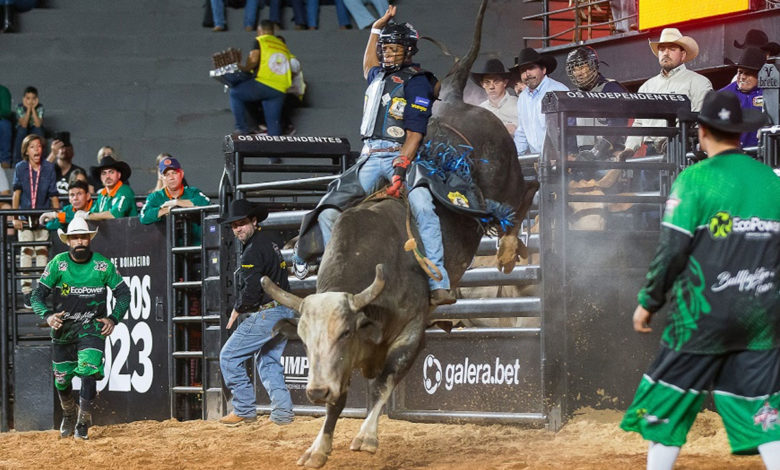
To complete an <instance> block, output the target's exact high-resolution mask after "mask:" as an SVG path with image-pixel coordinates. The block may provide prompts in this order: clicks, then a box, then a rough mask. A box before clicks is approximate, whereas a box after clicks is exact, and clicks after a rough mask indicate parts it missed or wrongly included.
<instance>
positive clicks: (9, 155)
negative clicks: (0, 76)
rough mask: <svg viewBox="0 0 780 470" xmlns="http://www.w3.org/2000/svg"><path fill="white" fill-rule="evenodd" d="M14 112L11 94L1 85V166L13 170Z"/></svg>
mask: <svg viewBox="0 0 780 470" xmlns="http://www.w3.org/2000/svg"><path fill="white" fill-rule="evenodd" d="M13 139H14V112H13V111H12V110H11V92H10V91H8V88H6V87H4V86H3V85H0V166H2V168H11V163H12V162H13V150H12V149H13Z"/></svg>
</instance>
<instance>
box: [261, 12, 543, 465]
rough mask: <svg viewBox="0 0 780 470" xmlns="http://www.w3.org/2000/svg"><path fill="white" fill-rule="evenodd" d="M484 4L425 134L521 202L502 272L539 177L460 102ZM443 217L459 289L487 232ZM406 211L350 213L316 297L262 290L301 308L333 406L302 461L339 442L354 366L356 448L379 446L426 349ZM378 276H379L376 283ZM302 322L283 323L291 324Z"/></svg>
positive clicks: (319, 384)
mask: <svg viewBox="0 0 780 470" xmlns="http://www.w3.org/2000/svg"><path fill="white" fill-rule="evenodd" d="M486 3H487V2H486V0H485V1H483V2H482V5H481V6H480V11H479V14H478V17H477V25H476V29H475V37H474V43H473V45H472V48H471V50H470V51H469V53H468V55H467V56H466V57H465V58H464V59H463V60H460V61H457V62H456V63H455V65H454V66H453V68H452V70H451V71H450V73H449V74H448V75H447V77H446V78H445V79H444V80H443V81H442V84H441V92H440V98H441V102H438V103H437V106H436V108H435V109H434V115H433V117H432V118H431V119H430V121H429V124H428V132H427V136H426V139H427V140H429V141H432V142H434V143H436V142H446V143H448V144H450V143H453V142H458V143H461V142H462V143H466V144H468V145H471V146H473V147H474V151H473V160H474V162H475V168H474V170H473V173H472V176H473V178H474V181H475V182H476V183H477V185H478V186H479V188H480V189H481V190H482V192H483V194H484V196H485V197H486V198H490V199H493V200H496V201H500V202H503V203H505V204H508V205H510V206H512V207H513V208H515V210H516V212H515V220H514V225H513V227H512V228H511V229H509V230H508V231H507V232H506V233H503V234H502V237H501V240H500V246H499V253H498V255H497V256H498V258H499V265H500V267H501V268H502V269H504V270H505V272H508V271H511V269H512V267H514V263H515V260H516V256H517V254H518V253H521V254H522V253H523V250H522V248H524V247H522V246H518V245H519V242H518V239H517V232H518V228H519V225H520V221H521V220H522V217H523V216H524V215H525V214H526V213H527V211H528V208H529V207H530V205H531V201H532V199H533V195H534V194H535V193H536V190H537V189H538V183H536V182H533V183H526V182H525V181H524V180H523V175H522V170H521V169H520V165H519V163H518V160H517V158H516V151H515V146H514V143H513V141H512V138H511V136H510V135H509V134H508V133H507V131H506V128H505V127H504V125H503V124H502V123H501V121H500V120H499V119H498V118H496V117H495V116H494V115H493V114H492V113H490V112H489V111H487V110H485V109H482V108H478V107H476V106H471V105H468V104H465V103H464V102H463V88H464V86H465V83H466V79H467V78H468V72H469V69H470V68H471V65H472V64H473V62H474V59H475V58H476V56H477V52H478V50H479V38H480V34H481V27H482V26H481V25H482V16H483V15H484V10H485V6H486ZM437 212H438V213H439V218H440V220H441V227H442V234H443V242H444V251H445V266H446V269H447V271H448V272H449V276H450V280H451V283H452V285H453V287H454V286H455V285H457V283H458V281H459V280H460V278H461V277H462V276H463V273H464V272H465V270H466V268H467V267H468V266H469V263H470V262H471V259H472V258H473V256H474V254H475V253H476V250H477V247H478V245H479V240H480V238H481V236H482V234H483V231H482V229H481V227H480V226H479V224H478V223H477V222H476V221H475V220H474V219H472V218H469V217H466V216H463V215H458V214H455V213H453V212H450V211H446V210H442V209H441V208H439V209H438V211H437ZM406 216H407V209H406V208H405V206H404V205H403V203H402V202H400V201H398V200H396V199H384V200H380V201H370V202H365V203H362V204H360V205H358V206H356V207H353V208H351V209H348V210H346V211H344V213H343V214H342V215H341V217H340V218H339V220H338V221H337V223H336V224H335V226H334V228H333V233H332V238H331V240H330V243H329V244H328V246H327V248H326V250H325V253H324V255H323V258H322V261H321V263H320V268H319V274H318V278H317V293H315V294H312V295H309V296H307V297H306V298H304V299H301V298H299V297H296V296H294V295H293V294H290V293H288V292H285V291H283V290H281V289H280V288H279V287H278V286H276V285H275V284H273V282H271V281H270V280H269V279H268V278H263V288H264V289H265V290H266V291H267V292H268V293H269V294H270V295H271V296H272V297H274V299H276V300H277V301H279V302H280V303H282V304H284V305H287V306H289V307H291V308H293V309H295V310H296V311H298V312H300V318H299V320H298V321H297V328H296V331H297V334H298V336H299V337H300V338H301V340H302V341H303V342H304V344H305V345H306V349H307V355H308V358H309V376H308V385H307V388H306V393H307V396H308V397H309V399H310V400H312V401H313V402H315V403H325V404H326V409H327V412H326V419H325V422H324V424H323V427H322V429H321V430H320V432H319V434H318V435H317V437H316V439H315V440H314V442H313V443H312V445H311V447H309V449H308V450H307V451H306V452H305V453H304V454H303V456H301V458H300V459H299V461H298V463H299V464H300V465H306V466H310V467H320V466H322V465H324V464H325V462H326V461H327V458H328V455H329V454H330V451H331V448H332V437H333V430H334V429H335V425H336V420H337V419H338V417H339V415H340V414H341V411H342V410H343V408H344V405H345V403H346V392H347V389H348V386H349V378H350V376H351V373H352V370H353V369H355V368H360V369H361V371H362V373H363V374H364V375H365V376H366V377H368V378H371V379H373V381H372V386H371V393H372V397H371V403H372V405H371V409H370V410H369V413H368V416H367V417H366V419H365V421H364V422H363V425H362V426H361V428H360V431H359V432H358V434H357V436H356V437H355V438H354V439H353V441H352V444H351V446H350V448H351V449H352V450H363V451H368V452H375V451H376V448H377V446H378V439H377V424H378V419H379V415H380V413H381V410H382V407H383V406H384V404H385V403H386V402H387V400H388V398H389V396H390V394H391V393H392V391H393V389H394V388H395V386H396V384H397V383H398V382H399V381H400V380H401V379H402V378H403V377H404V376H405V374H406V372H407V371H408V370H409V367H411V365H412V363H413V362H414V360H415V358H416V356H417V354H418V353H419V351H420V349H421V348H422V345H423V340H424V332H425V327H426V325H427V321H428V317H429V314H430V313H431V309H430V307H429V304H428V296H429V288H428V280H427V277H426V275H425V273H424V272H423V271H422V269H421V268H420V267H419V265H418V264H417V262H416V261H415V259H414V257H413V255H412V254H411V253H410V252H407V251H404V247H403V246H404V242H405V241H406V239H407V234H406V228H405V220H406ZM372 280H373V282H372ZM294 324H295V321H293V322H291V323H290V324H287V325H280V328H281V329H282V330H285V328H286V329H287V330H289V329H290V327H292V326H293V325H294Z"/></svg>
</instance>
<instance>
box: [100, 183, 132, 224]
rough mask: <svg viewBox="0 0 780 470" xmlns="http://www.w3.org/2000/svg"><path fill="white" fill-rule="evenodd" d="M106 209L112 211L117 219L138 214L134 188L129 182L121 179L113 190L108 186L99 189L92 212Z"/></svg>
mask: <svg viewBox="0 0 780 470" xmlns="http://www.w3.org/2000/svg"><path fill="white" fill-rule="evenodd" d="M105 211H110V212H111V215H113V216H114V218H115V219H119V218H122V217H135V216H136V215H138V209H137V208H136V207H135V193H134V192H133V188H131V187H130V185H129V184H127V183H124V182H122V181H120V182H119V183H117V184H116V186H114V189H112V190H111V191H108V190H107V189H106V188H103V189H101V190H100V191H98V197H97V201H95V203H94V204H92V209H90V212H93V213H94V212H105Z"/></svg>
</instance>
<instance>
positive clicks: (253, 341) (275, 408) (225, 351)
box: [219, 306, 295, 424]
mask: <svg viewBox="0 0 780 470" xmlns="http://www.w3.org/2000/svg"><path fill="white" fill-rule="evenodd" d="M294 315H295V313H294V312H293V311H292V310H291V309H289V308H287V307H284V306H278V307H273V308H269V309H266V310H262V311H260V312H255V313H253V314H251V315H250V316H249V317H248V318H247V319H246V320H244V321H243V322H241V324H239V325H238V328H236V331H235V332H234V333H233V334H232V335H231V336H230V339H228V340H227V342H226V343H225V345H224V346H223V347H222V351H221V352H220V354H219V365H220V367H221V369H222V378H223V379H224V381H225V386H226V387H227V388H229V389H230V391H231V392H232V393H233V399H232V401H231V403H232V404H233V413H235V414H236V416H241V417H242V418H252V417H254V416H257V405H256V403H255V390H254V388H253V387H252V383H251V382H250V380H249V376H248V375H247V372H246V367H245V366H244V362H246V361H247V360H248V359H250V358H251V357H252V356H254V357H255V359H256V361H257V374H258V376H259V377H260V381H261V382H262V383H263V387H265V390H266V392H268V396H269V397H270V398H271V416H270V419H271V421H273V422H275V423H280V424H284V423H289V422H291V421H292V420H293V404H292V398H290V391H289V390H287V386H286V385H285V384H284V367H283V366H282V363H281V357H282V352H283V351H284V347H285V345H286V344H287V339H286V338H285V337H283V336H280V335H277V336H272V331H271V330H272V329H273V327H274V325H275V324H276V322H278V321H279V320H281V319H283V318H292V317H293V316H294Z"/></svg>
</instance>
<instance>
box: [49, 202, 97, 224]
mask: <svg viewBox="0 0 780 470" xmlns="http://www.w3.org/2000/svg"><path fill="white" fill-rule="evenodd" d="M91 208H92V199H90V200H88V201H87V205H86V207H84V209H82V210H83V211H84V212H89V210H90V209H91ZM75 215H76V210H75V209H73V204H68V205H67V206H65V207H63V208H62V210H61V211H59V212H57V217H56V218H54V219H51V220H49V221H48V222H46V229H47V230H57V229H58V228H61V229H63V230H65V229H67V228H68V224H69V223H70V221H71V220H73V217H74V216H75Z"/></svg>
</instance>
